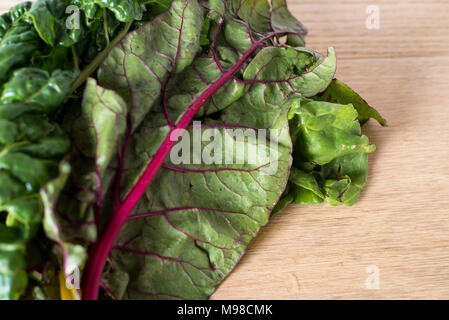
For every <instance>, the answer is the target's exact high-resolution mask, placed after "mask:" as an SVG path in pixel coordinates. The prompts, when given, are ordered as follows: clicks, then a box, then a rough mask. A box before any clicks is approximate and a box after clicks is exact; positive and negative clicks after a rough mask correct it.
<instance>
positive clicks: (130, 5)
mask: <svg viewBox="0 0 449 320" xmlns="http://www.w3.org/2000/svg"><path fill="white" fill-rule="evenodd" d="M152 2H153V1H152ZM154 2H155V1H154ZM73 4H74V5H76V6H78V7H79V8H80V9H82V10H84V11H85V12H86V15H87V17H89V18H94V17H95V14H96V13H97V9H98V8H105V9H108V10H111V11H112V12H113V13H114V15H115V18H116V19H117V20H119V21H121V22H130V21H132V20H140V19H142V15H143V11H142V7H141V3H140V1H139V0H73ZM162 4H164V3H162Z"/></svg>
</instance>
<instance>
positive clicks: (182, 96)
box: [59, 0, 335, 299]
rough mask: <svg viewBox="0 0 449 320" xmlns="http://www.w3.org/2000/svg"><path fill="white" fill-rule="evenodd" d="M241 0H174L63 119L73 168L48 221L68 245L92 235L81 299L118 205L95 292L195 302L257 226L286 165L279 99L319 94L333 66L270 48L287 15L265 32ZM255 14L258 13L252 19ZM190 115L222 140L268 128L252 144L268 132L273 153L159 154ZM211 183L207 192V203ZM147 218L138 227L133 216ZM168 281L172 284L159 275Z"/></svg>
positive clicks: (309, 54)
mask: <svg viewBox="0 0 449 320" xmlns="http://www.w3.org/2000/svg"><path fill="white" fill-rule="evenodd" d="M245 3H246V1H242V3H241V4H238V3H237V2H236V1H229V2H226V3H222V2H214V1H212V2H204V6H201V5H200V3H198V1H195V0H190V1H181V0H177V1H173V3H172V4H171V6H170V8H169V10H168V11H167V12H166V13H164V14H163V15H161V16H159V17H157V18H156V19H155V20H153V21H152V22H150V23H149V24H147V25H144V26H142V27H141V28H139V29H138V30H136V31H135V32H132V33H130V34H129V35H128V36H127V37H126V38H125V39H124V40H123V41H121V42H120V43H119V44H118V45H117V46H116V47H115V48H114V49H113V50H112V51H111V52H110V54H109V57H108V58H107V59H106V60H105V62H104V63H103V65H102V66H101V67H100V70H99V75H98V82H99V85H100V86H99V85H98V84H96V83H95V81H94V80H90V81H89V83H88V86H87V88H86V92H85V97H84V102H83V108H82V110H81V113H76V112H74V114H71V115H67V120H66V123H67V129H68V130H69V132H70V134H71V136H72V137H73V141H74V144H75V149H76V150H78V152H77V153H76V156H75V157H74V158H73V161H72V167H73V172H74V173H75V174H72V176H71V177H70V179H69V184H68V186H67V187H66V192H64V191H63V192H62V194H61V196H60V201H59V206H63V208H64V213H65V217H64V218H63V221H61V223H63V224H69V225H71V226H72V229H71V233H72V235H70V234H67V235H66V237H67V239H72V241H76V239H75V238H74V235H75V234H76V235H78V236H80V235H81V236H82V237H84V239H85V240H90V241H92V240H95V239H92V238H89V237H91V236H92V235H93V234H94V230H91V231H90V232H87V231H86V228H94V227H95V226H97V228H99V230H100V238H99V239H97V241H96V243H95V244H94V245H93V247H92V249H91V253H90V257H89V259H88V261H87V266H86V269H85V271H84V278H83V282H84V292H83V293H84V295H85V298H87V299H89V298H92V297H95V296H96V294H97V292H96V290H97V289H96V284H97V283H98V282H99V281H100V279H99V276H100V275H101V272H102V268H101V267H102V263H101V261H104V260H105V259H106V258H107V256H108V252H109V248H108V246H109V245H110V246H113V245H114V239H115V236H116V233H118V231H119V230H120V227H121V225H122V224H123V223H124V222H125V220H126V218H127V217H128V215H129V214H132V215H131V216H130V221H129V222H126V224H125V227H124V229H123V230H122V231H121V232H120V234H119V235H118V238H117V240H116V241H115V245H114V248H115V249H114V251H113V253H112V255H111V256H110V260H109V263H110V266H111V268H110V270H111V272H106V273H105V274H104V275H103V284H102V285H103V287H105V290H106V292H109V294H111V295H112V296H115V297H117V298H120V297H123V298H128V297H135V298H144V297H146V298H155V297H156V298H157V297H182V298H205V297H207V296H208V295H210V294H211V292H212V291H213V290H214V287H215V286H216V285H218V284H219V283H220V282H221V281H222V279H223V278H224V277H225V276H226V275H227V274H228V273H229V272H230V271H231V270H232V268H233V267H234V265H235V263H236V262H237V261H238V260H239V258H240V256H241V255H242V254H243V252H244V250H245V248H246V246H247V245H248V243H249V241H250V240H251V239H252V238H253V237H254V236H255V235H256V233H257V231H258V230H259V228H260V227H261V226H262V225H264V224H265V223H266V221H267V219H268V217H269V214H270V211H271V209H272V207H273V206H274V205H275V203H276V202H277V200H278V198H279V197H280V195H281V193H282V191H283V189H284V186H285V183H286V181H287V176H288V172H289V167H290V163H291V156H290V152H291V150H290V148H291V142H290V138H289V135H288V126H287V112H288V109H289V107H290V105H289V101H290V99H291V97H292V96H293V95H297V96H299V95H303V96H314V95H316V94H318V93H319V92H322V91H323V90H325V88H326V87H327V86H328V85H329V83H330V82H331V80H332V78H333V75H334V72H335V52H334V51H333V49H330V50H329V55H328V57H322V56H321V55H319V54H317V53H315V52H313V51H310V50H307V49H303V48H297V49H293V48H289V47H282V46H279V45H278V44H277V43H276V37H277V36H282V35H283V34H297V35H298V36H302V35H303V34H302V31H298V28H297V26H298V24H299V23H296V24H294V27H290V26H287V27H286V30H273V29H272V27H271V25H270V15H271V11H270V7H269V6H268V4H267V3H265V4H264V3H263V1H260V2H254V3H253V4H252V5H254V6H256V7H257V14H256V13H254V12H251V10H250V7H247V5H246V4H245ZM224 5H225V6H224ZM213 6H215V7H214V9H213V10H212V9H208V8H210V7H213ZM220 6H222V7H220ZM239 6H240V7H241V8H240V9H239ZM261 13H262V14H263V15H264V17H266V19H265V18H263V19H259V20H257V16H260V14H261ZM201 17H208V19H210V20H209V22H208V23H210V28H209V32H208V38H209V41H210V50H209V51H207V52H201V50H200V47H201V40H200V38H201V34H203V35H204V28H203V21H202V20H201ZM242 17H243V18H242ZM245 19H247V20H245ZM288 25H290V24H288ZM260 32H264V33H262V34H261V33H260ZM279 68H280V69H281V70H282V72H278V71H277V70H278V69H279ZM110 105H112V106H116V107H113V108H112V109H111V108H109V107H108V106H110ZM261 110H262V111H263V112H262V113H261ZM256 115H257V116H256ZM209 116H211V117H209ZM110 117H111V118H110ZM194 117H196V118H197V119H199V120H202V121H203V122H204V123H205V125H210V126H213V127H215V128H216V129H217V130H218V131H219V132H220V133H221V135H222V137H227V135H226V133H227V130H229V128H233V127H235V126H243V127H244V128H254V129H270V128H277V129H279V130H280V133H279V135H276V136H268V137H267V138H266V139H267V140H266V141H262V142H263V143H262V145H266V144H268V142H269V141H276V142H277V143H278V145H279V153H278V154H277V156H276V157H274V158H269V159H267V158H266V157H265V158H261V159H259V162H257V163H256V164H254V165H253V166H249V165H236V166H232V165H201V166H198V165H196V166H195V165H192V166H189V165H187V166H179V165H176V164H174V163H171V162H170V161H169V160H168V159H167V160H166V161H165V162H164V159H165V156H166V155H167V153H168V152H169V151H170V149H171V148H172V146H173V145H174V143H175V141H171V139H170V136H171V135H172V134H173V132H174V131H175V130H177V129H185V128H187V129H188V130H194V129H192V128H190V129H189V128H188V125H189V123H190V122H191V121H192V120H193V119H194ZM109 118H110V119H109ZM103 119H109V120H103ZM126 119H127V120H126ZM223 139H224V138H223ZM222 143H223V141H221V143H219V144H222ZM238 143H240V144H241V145H242V146H243V147H248V146H249V145H251V141H246V140H244V141H238ZM202 151H204V150H203V149H201V151H200V152H202ZM222 153H223V154H226V153H228V150H226V149H222ZM273 163H276V164H277V169H276V170H275V171H274V172H271V173H270V172H269V171H267V170H266V169H267V168H266V167H267V166H269V165H272V164H273ZM153 180H154V182H153V183H152V184H151V185H150V186H149V187H147V186H148V185H149V183H150V182H151V181H153ZM176 181H178V182H179V184H177V183H174V182H176ZM80 185H81V186H83V188H82V189H80V188H79V187H78V186H80ZM208 188H210V189H208ZM76 190H78V191H76ZM211 190H213V191H214V192H215V193H216V194H218V196H217V195H215V196H213V197H212V196H211V197H210V198H206V197H205V196H204V195H205V194H208V193H210V192H212V191H211ZM167 192H168V193H167ZM64 194H67V195H70V194H72V195H73V194H76V195H77V196H76V199H73V197H72V199H70V198H69V197H67V196H65V195H64ZM176 195H178V196H176ZM180 195H183V196H180ZM243 195H245V197H243ZM142 196H143V197H142ZM139 200H140V201H139ZM147 213H149V214H148V216H145V217H144V216H142V217H141V219H144V221H146V223H145V224H142V223H141V221H140V219H138V218H137V217H140V215H145V214H147ZM197 220H198V221H200V222H199V224H196V223H195V222H194V221H197ZM72 222H74V223H72ZM111 228H112V229H114V230H115V231H111ZM154 228H156V229H157V231H156V232H155V231H154V230H153V229H154ZM65 229H67V228H65ZM150 230H151V232H150ZM218 230H221V231H222V233H221V232H219V231H218ZM170 248H172V249H170ZM95 261H96V262H99V261H100V263H94V262H95ZM149 264H151V265H149ZM98 266H100V268H98ZM146 266H147V267H146ZM148 273H154V274H157V276H155V277H153V278H151V277H148V276H147V275H148ZM174 275H176V276H174ZM167 277H169V278H171V279H173V281H166V280H165V281H163V280H162V279H163V278H167ZM178 286H182V288H183V289H184V290H183V293H180V292H179V290H178V289H179V288H178Z"/></svg>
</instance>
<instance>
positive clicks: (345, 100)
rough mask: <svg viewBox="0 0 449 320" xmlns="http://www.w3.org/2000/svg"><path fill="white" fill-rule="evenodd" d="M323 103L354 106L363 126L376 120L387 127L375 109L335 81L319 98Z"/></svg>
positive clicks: (345, 86)
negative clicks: (371, 120)
mask: <svg viewBox="0 0 449 320" xmlns="http://www.w3.org/2000/svg"><path fill="white" fill-rule="evenodd" d="M317 98H318V99H319V100H321V101H327V102H331V103H339V104H352V105H353V106H354V108H355V109H356V110H357V113H358V119H359V121H360V122H361V123H362V124H363V123H364V122H366V121H368V120H369V119H370V118H373V119H376V120H377V122H379V123H380V124H381V125H383V126H385V125H386V124H387V121H386V120H385V119H384V118H382V116H381V115H380V114H379V112H377V111H376V110H375V109H374V108H372V107H370V106H369V105H368V103H367V102H366V101H365V100H363V99H362V97H360V96H359V95H358V94H357V93H355V92H354V91H353V90H352V89H351V88H349V87H348V86H347V85H345V84H344V83H342V82H341V81H339V80H337V79H334V80H333V81H332V82H331V84H330V85H329V87H328V88H327V89H326V91H324V92H323V93H322V94H321V95H319V97H317Z"/></svg>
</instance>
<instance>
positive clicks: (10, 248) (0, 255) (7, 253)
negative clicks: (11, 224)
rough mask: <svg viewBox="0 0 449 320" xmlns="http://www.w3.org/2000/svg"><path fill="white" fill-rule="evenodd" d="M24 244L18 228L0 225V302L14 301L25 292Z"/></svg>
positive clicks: (26, 278)
mask: <svg viewBox="0 0 449 320" xmlns="http://www.w3.org/2000/svg"><path fill="white" fill-rule="evenodd" d="M24 257H25V244H24V239H23V234H22V233H21V231H20V230H19V229H18V228H7V227H5V226H4V225H3V224H1V223H0V300H16V299H18V298H19V297H20V295H21V294H22V293H23V292H24V291H25V288H26V285H27V282H28V281H27V280H28V277H27V274H26V271H25V268H26V262H25V258H24Z"/></svg>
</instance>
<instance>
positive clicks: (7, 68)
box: [0, 3, 40, 84]
mask: <svg viewBox="0 0 449 320" xmlns="http://www.w3.org/2000/svg"><path fill="white" fill-rule="evenodd" d="M29 6H30V3H26V4H22V5H18V6H16V7H13V8H11V10H10V11H9V12H8V13H5V14H3V15H2V16H0V84H2V83H3V82H4V81H5V80H6V79H7V77H8V75H9V73H10V72H11V70H13V69H14V68H16V67H19V66H23V65H25V64H26V63H27V62H28V60H29V59H30V58H31V56H32V54H33V53H34V52H35V51H36V49H37V48H38V45H39V42H40V41H39V36H38V35H37V33H36V31H35V30H34V28H33V26H31V25H29V24H28V23H26V22H23V16H24V15H25V12H27V10H28V8H29Z"/></svg>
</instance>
